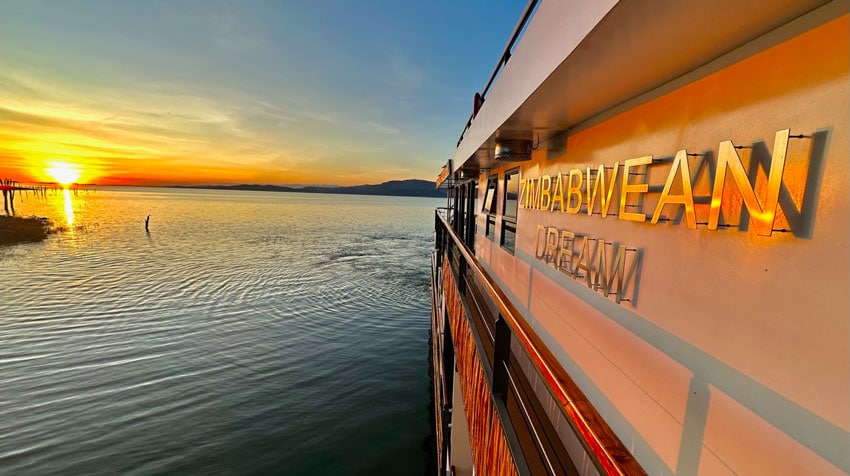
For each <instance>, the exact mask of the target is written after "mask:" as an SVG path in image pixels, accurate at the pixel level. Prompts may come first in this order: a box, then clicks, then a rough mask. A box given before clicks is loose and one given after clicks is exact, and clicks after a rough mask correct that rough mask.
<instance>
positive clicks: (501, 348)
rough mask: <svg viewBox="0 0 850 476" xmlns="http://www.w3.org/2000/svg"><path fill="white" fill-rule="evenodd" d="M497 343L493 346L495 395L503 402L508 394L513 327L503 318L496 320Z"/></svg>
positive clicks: (499, 317) (500, 316)
mask: <svg viewBox="0 0 850 476" xmlns="http://www.w3.org/2000/svg"><path fill="white" fill-rule="evenodd" d="M495 339H496V342H494V344H493V395H496V396H498V397H499V398H500V399H501V400H502V402H504V401H505V398H506V397H507V394H508V362H509V360H510V354H511V326H510V325H508V323H507V321H505V319H504V318H503V317H502V315H501V313H500V314H499V316H498V317H497V318H496V336H495Z"/></svg>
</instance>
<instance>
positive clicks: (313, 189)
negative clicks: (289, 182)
mask: <svg viewBox="0 0 850 476" xmlns="http://www.w3.org/2000/svg"><path fill="white" fill-rule="evenodd" d="M177 188H203V189H212V190H254V191H262V192H300V193H346V194H351V195H391V196H403V197H445V196H446V191H445V190H439V189H437V188H436V185H435V183H434V182H429V181H427V180H416V179H410V180H390V181H389V182H384V183H382V184H379V185H354V186H351V187H327V186H321V187H318V186H309V187H284V186H280V185H258V184H240V185H195V186H177Z"/></svg>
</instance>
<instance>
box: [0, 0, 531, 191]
mask: <svg viewBox="0 0 850 476" xmlns="http://www.w3.org/2000/svg"><path fill="white" fill-rule="evenodd" d="M525 3H526V2H525V1H522V0H514V1H510V2H508V1H503V2H497V1H494V2H491V1H483V0H476V1H464V2H456V1H440V2H433V1H426V2H422V1H419V2H413V1H376V0H369V1H357V2H355V1H347V2H346V1H341V0H332V1H327V0H318V1H264V2H261V1H248V2H235V1H234V2H231V1H213V0H192V1H190V0H185V1H184V0H181V1H129V0H128V1H111V0H103V1H99V2H89V1H73V0H67V1H61V2H59V1H39V0H6V1H3V2H0V178H13V179H17V180H19V181H52V180H53V176H52V175H51V174H50V173H49V172H48V170H51V169H52V170H53V171H56V170H66V173H68V172H67V168H69V167H70V168H71V169H72V170H71V172H72V175H73V173H76V174H79V178H78V180H79V181H80V182H91V183H98V184H134V185H159V184H180V183H183V184H185V183H196V184H214V183H215V184H218V183H273V184H339V185H349V184H363V183H379V182H382V181H385V180H392V179H405V178H425V179H433V178H434V177H435V176H436V174H437V172H438V171H439V167H440V165H441V164H442V163H443V162H445V160H446V159H447V158H448V157H449V156H450V155H451V153H452V151H453V149H454V145H455V143H456V141H457V138H458V136H459V135H460V132H461V128H462V127H463V125H464V123H465V122H466V119H467V117H468V115H469V113H470V110H471V107H472V96H473V94H474V93H475V91H477V90H480V89H481V88H482V87H483V86H484V83H485V82H486V80H487V76H488V75H489V74H490V71H491V70H492V68H493V66H494V65H495V63H496V60H497V58H498V57H499V54H500V53H501V49H502V48H503V47H504V46H505V43H506V42H507V39H508V36H509V35H510V33H511V30H512V29H513V26H514V24H515V23H516V21H517V19H518V18H519V15H520V13H521V12H522V9H523V8H524V6H525ZM57 167H58V168H57Z"/></svg>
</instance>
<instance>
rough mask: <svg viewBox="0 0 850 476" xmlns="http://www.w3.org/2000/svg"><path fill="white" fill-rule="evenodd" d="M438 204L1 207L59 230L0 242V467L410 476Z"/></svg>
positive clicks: (423, 424)
mask: <svg viewBox="0 0 850 476" xmlns="http://www.w3.org/2000/svg"><path fill="white" fill-rule="evenodd" d="M443 203H444V200H439V199H436V200H435V199H423V198H405V197H401V198H399V197H372V196H349V195H328V194H298V193H270V192H236V191H201V190H180V189H154V188H151V189H144V188H138V189H134V188H100V189H98V190H96V191H94V192H86V193H80V194H77V195H74V194H72V193H67V194H64V195H63V194H62V193H57V194H54V195H53V196H50V197H48V198H47V199H36V198H32V197H24V198H23V199H20V198H19V199H17V200H16V203H15V205H16V209H17V212H18V214H19V215H28V214H35V215H40V216H49V217H50V218H51V219H52V220H53V221H54V223H55V224H57V225H63V226H65V227H66V228H67V231H65V232H63V233H60V234H58V235H54V236H52V237H51V238H49V239H48V240H47V241H45V242H43V243H37V244H24V245H16V246H12V247H0V266H2V270H3V273H2V277H0V473H4V474H115V473H122V474H162V473H179V474H287V475H289V474H291V475H339V474H402V475H408V474H410V475H418V474H425V471H426V470H425V468H426V465H427V463H428V458H429V457H430V456H429V455H428V454H427V453H426V452H425V451H424V450H423V449H422V443H423V440H424V439H425V438H426V437H427V436H428V434H429V432H430V423H429V421H428V408H427V406H428V401H429V396H430V394H431V389H430V386H429V381H428V328H429V312H430V311H429V298H428V285H429V284H428V268H429V256H430V254H429V250H430V249H431V248H432V247H433V235H432V234H433V223H434V218H433V216H434V215H433V213H434V212H433V210H434V208H435V207H437V206H440V205H442V204H443ZM148 214H150V215H151V219H150V233H149V234H146V233H145V230H144V219H145V216H146V215H148Z"/></svg>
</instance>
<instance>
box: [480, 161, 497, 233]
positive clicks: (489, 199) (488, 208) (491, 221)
mask: <svg viewBox="0 0 850 476" xmlns="http://www.w3.org/2000/svg"><path fill="white" fill-rule="evenodd" d="M498 183H499V178H498V177H496V176H495V175H494V176H492V177H490V179H489V180H487V194H486V195H485V196H484V207H483V208H482V209H481V212H482V213H483V214H484V215H486V218H487V225H486V226H487V228H486V230H485V235H487V238H490V239H491V240H493V241H496V185H497V184H498Z"/></svg>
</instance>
